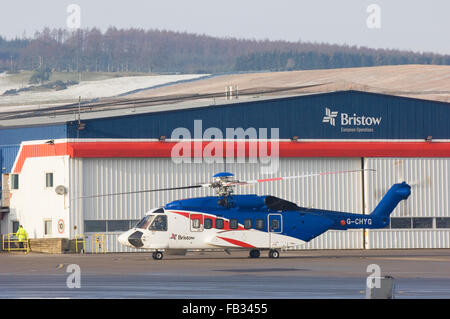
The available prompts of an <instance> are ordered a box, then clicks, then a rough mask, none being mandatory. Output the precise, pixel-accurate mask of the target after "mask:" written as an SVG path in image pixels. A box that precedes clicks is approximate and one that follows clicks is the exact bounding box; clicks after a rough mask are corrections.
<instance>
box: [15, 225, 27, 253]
mask: <svg viewBox="0 0 450 319" xmlns="http://www.w3.org/2000/svg"><path fill="white" fill-rule="evenodd" d="M16 237H17V239H19V245H20V248H23V243H24V242H25V241H26V240H27V239H28V233H27V231H26V230H25V229H24V228H23V227H22V225H20V226H19V229H18V230H17V233H16Z"/></svg>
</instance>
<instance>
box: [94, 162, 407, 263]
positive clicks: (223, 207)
mask: <svg viewBox="0 0 450 319" xmlns="http://www.w3.org/2000/svg"><path fill="white" fill-rule="evenodd" d="M361 171H364V170H352V171H340V172H328V173H314V174H306V175H299V176H288V177H277V178H270V179H259V180H251V181H239V180H236V179H234V177H233V176H234V175H233V174H231V173H227V172H223V173H219V174H216V175H214V181H213V182H212V183H205V184H198V185H192V186H183V187H174V188H162V189H153V190H144V191H136V192H127V193H120V194H132V193H143V192H156V191H168V190H179V189H190V188H201V187H208V188H213V189H214V190H215V191H216V193H217V196H210V197H199V198H189V199H183V200H176V201H173V202H171V203H168V204H166V205H165V206H164V207H161V208H156V209H153V210H151V211H149V212H147V213H146V215H145V216H144V218H142V220H141V221H139V223H137V224H136V226H135V227H133V228H132V229H130V230H128V231H126V232H124V233H123V234H121V235H120V236H119V238H118V240H119V242H120V243H121V244H122V245H125V246H128V247H134V248H140V249H149V250H151V251H153V258H154V259H156V260H160V259H162V258H163V256H164V252H168V253H169V252H171V251H172V252H180V251H181V252H184V253H185V252H186V251H188V250H211V249H224V250H226V251H227V252H228V251H229V250H232V249H233V250H234V249H244V250H248V251H249V257H251V258H258V257H259V256H260V252H261V251H264V250H265V251H268V252H269V257H270V258H278V257H279V256H280V251H281V250H284V249H289V248H292V247H298V246H299V245H302V244H304V243H305V242H308V241H310V240H312V239H313V238H315V237H317V236H319V235H321V234H323V233H324V232H326V231H328V230H330V229H336V230H347V229H355V228H366V229H376V228H385V227H386V226H387V225H389V222H390V218H389V216H390V214H391V213H392V211H393V210H394V208H395V207H396V206H397V204H398V203H399V202H400V201H401V200H406V199H407V198H408V197H409V195H410V194H411V187H410V186H409V185H408V184H407V183H405V182H402V183H398V184H394V185H393V186H392V187H391V188H390V189H389V191H388V192H387V193H386V194H385V196H384V197H383V199H382V200H381V201H380V203H379V204H378V205H377V207H376V208H375V209H374V211H373V212H372V213H371V214H369V215H363V214H351V213H344V212H337V211H329V210H321V209H315V208H305V207H299V206H297V205H296V204H295V203H292V202H289V201H287V200H284V199H281V198H278V197H274V196H258V195H232V193H233V187H236V186H241V185H252V184H257V183H261V182H269V181H281V180H287V179H295V178H305V177H312V176H322V175H328V174H340V173H351V172H361ZM109 195H118V194H109ZM109 195H106V196H109ZM99 196H105V195H99ZM89 197H98V196H89Z"/></svg>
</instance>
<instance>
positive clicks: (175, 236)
mask: <svg viewBox="0 0 450 319" xmlns="http://www.w3.org/2000/svg"><path fill="white" fill-rule="evenodd" d="M170 239H174V240H193V239H195V237H194V236H187V235H177V234H174V233H172V236H170Z"/></svg>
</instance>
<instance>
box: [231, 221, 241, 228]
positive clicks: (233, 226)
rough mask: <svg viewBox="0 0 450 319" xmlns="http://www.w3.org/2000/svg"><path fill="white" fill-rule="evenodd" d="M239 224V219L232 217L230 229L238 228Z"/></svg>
mask: <svg viewBox="0 0 450 319" xmlns="http://www.w3.org/2000/svg"><path fill="white" fill-rule="evenodd" d="M238 226H239V223H238V220H237V219H230V229H237V228H238Z"/></svg>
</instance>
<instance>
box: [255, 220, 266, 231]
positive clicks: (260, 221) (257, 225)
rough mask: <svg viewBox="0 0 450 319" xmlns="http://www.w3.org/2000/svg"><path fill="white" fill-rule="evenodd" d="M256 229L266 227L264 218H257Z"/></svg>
mask: <svg viewBox="0 0 450 319" xmlns="http://www.w3.org/2000/svg"><path fill="white" fill-rule="evenodd" d="M255 228H256V229H264V219H257V220H256V222H255Z"/></svg>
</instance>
